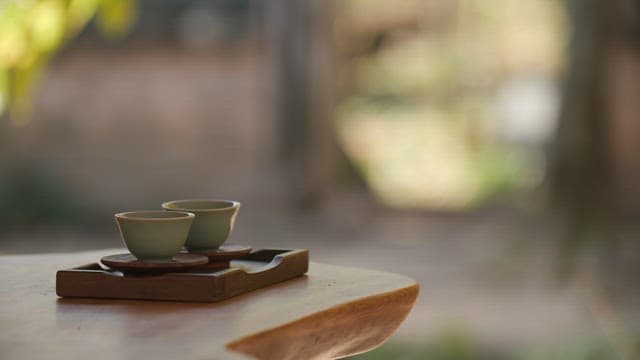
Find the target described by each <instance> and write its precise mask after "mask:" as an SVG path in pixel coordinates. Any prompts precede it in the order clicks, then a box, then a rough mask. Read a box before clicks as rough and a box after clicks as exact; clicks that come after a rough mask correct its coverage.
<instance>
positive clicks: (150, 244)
mask: <svg viewBox="0 0 640 360" xmlns="http://www.w3.org/2000/svg"><path fill="white" fill-rule="evenodd" d="M194 218H195V215H194V214H192V213H189V212H184V211H162V210H156V211H131V212H123V213H119V214H115V219H116V223H117V224H118V229H120V235H121V236H122V241H123V242H124V244H125V246H126V247H127V249H129V251H130V252H131V254H133V256H135V257H136V258H138V260H141V261H147V262H165V261H171V259H172V258H173V257H174V256H175V255H176V254H178V252H179V251H180V249H182V247H183V246H184V243H185V242H186V241H187V235H188V234H189V229H190V228H191V224H192V223H193V219H194Z"/></svg>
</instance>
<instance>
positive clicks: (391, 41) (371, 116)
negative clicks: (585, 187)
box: [335, 0, 566, 210]
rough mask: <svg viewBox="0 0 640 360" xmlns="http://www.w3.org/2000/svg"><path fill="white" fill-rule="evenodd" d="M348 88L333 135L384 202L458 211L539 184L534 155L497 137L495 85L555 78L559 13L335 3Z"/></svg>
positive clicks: (473, 4) (548, 8)
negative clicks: (524, 78)
mask: <svg viewBox="0 0 640 360" xmlns="http://www.w3.org/2000/svg"><path fill="white" fill-rule="evenodd" d="M338 8H339V10H338V11H337V13H336V16H337V19H336V29H335V32H336V36H335V41H336V44H337V47H338V50H339V53H340V54H341V55H342V56H343V58H344V67H345V68H346V69H347V70H346V71H345V73H346V74H349V75H350V76H351V78H350V79H349V83H348V87H349V89H348V91H349V96H347V98H346V99H345V101H343V102H342V103H341V104H340V106H339V108H338V119H337V120H338V124H337V132H338V138H339V139H340V143H341V145H342V147H343V149H344V150H345V153H346V155H347V157H348V159H349V160H350V161H351V162H352V163H353V164H354V167H356V168H358V169H359V170H360V171H361V173H362V175H363V177H364V179H365V181H366V182H367V184H368V185H369V187H370V188H371V190H372V192H373V193H374V194H376V196H377V197H378V198H379V199H380V200H381V201H382V202H384V203H386V204H388V205H391V206H393V207H403V208H424V207H426V208H444V209H451V210H456V209H464V208H468V207H471V206H474V205H479V204H480V203H482V202H486V201H487V200H489V199H493V198H495V196H496V195H498V194H509V195H510V194H512V193H513V192H512V190H514V189H527V188H532V187H533V186H535V185H536V184H539V183H540V180H541V179H542V176H543V174H544V168H543V166H544V163H543V162H542V161H540V158H541V157H540V156H539V155H540V154H538V153H529V150H530V149H519V148H518V147H517V146H513V144H507V143H503V142H501V141H502V139H500V138H499V135H498V134H499V132H498V131H496V129H499V128H500V127H501V126H502V124H501V123H500V119H499V118H498V116H497V114H496V94H497V93H498V91H499V90H500V89H502V86H503V85H504V84H505V83H507V82H508V81H509V80H510V79H513V78H517V77H518V76H522V74H530V73H533V74H538V75H539V76H541V77H544V78H547V79H553V78H554V77H556V76H557V73H558V72H559V69H560V68H561V66H562V63H563V61H564V60H563V59H564V52H563V49H564V34H565V33H566V31H565V30H564V21H565V20H564V12H563V8H562V4H561V3H560V2H548V1H543V0H526V1H510V0H495V1H492V2H491V5H488V4H487V2H486V1H482V0H461V1H438V0H407V1H403V3H402V6H398V5H397V4H396V3H395V2H392V1H384V0H349V1H343V2H339V3H338Z"/></svg>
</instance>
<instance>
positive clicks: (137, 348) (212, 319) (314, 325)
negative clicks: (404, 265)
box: [0, 249, 419, 360]
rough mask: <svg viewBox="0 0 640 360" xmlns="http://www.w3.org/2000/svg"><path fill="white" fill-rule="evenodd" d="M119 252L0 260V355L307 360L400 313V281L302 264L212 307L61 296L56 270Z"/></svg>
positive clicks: (361, 342)
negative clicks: (299, 270) (291, 273)
mask: <svg viewBox="0 0 640 360" xmlns="http://www.w3.org/2000/svg"><path fill="white" fill-rule="evenodd" d="M121 251H122V250H121V249H119V250H109V251H99V252H85V253H75V254H52V255H11V256H0V324H1V325H2V330H1V331H0V358H1V359H91V360H98V359H109V360H117V359H251V358H260V359H311V358H336V357H343V356H347V355H352V354H357V353H361V352H364V351H368V350H371V349H373V348H374V347H376V346H378V345H380V344H382V343H383V342H384V341H385V340H386V339H387V338H388V337H389V336H391V335H392V334H393V332H394V331H395V330H396V329H397V327H398V326H399V325H400V324H401V323H402V321H403V320H404V319H405V318H406V316H407V315H408V314H409V311H410V310H411V308H412V307H413V304H414V303H415V300H416V297H417V295H418V288H419V287H418V284H417V283H416V282H415V281H414V280H412V279H410V278H407V277H405V276H401V275H396V274H390V273H384V272H379V271H372V270H363V269H356V268H349V267H339V266H332V265H326V264H319V263H311V265H310V270H309V273H308V274H307V275H306V276H303V277H301V278H297V279H294V280H289V281H286V282H284V283H280V284H277V285H273V286H270V287H268V288H265V289H261V290H257V291H254V292H251V293H248V294H245V295H241V296H238V297H235V298H232V299H229V300H226V301H223V302H219V303H177V302H153V301H127V300H99V299H67V298H64V299H63V298H58V297H57V296H56V293H55V274H56V270H58V269H64V268H70V267H73V266H77V265H81V264H85V263H89V262H93V261H97V260H98V259H100V257H102V256H104V255H108V254H112V253H117V252H121Z"/></svg>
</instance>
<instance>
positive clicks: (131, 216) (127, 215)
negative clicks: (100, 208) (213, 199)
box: [114, 210, 196, 221]
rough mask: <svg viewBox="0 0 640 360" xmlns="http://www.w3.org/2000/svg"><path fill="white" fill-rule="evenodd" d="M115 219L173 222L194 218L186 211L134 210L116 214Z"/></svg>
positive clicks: (193, 215) (192, 214)
mask: <svg viewBox="0 0 640 360" xmlns="http://www.w3.org/2000/svg"><path fill="white" fill-rule="evenodd" d="M167 213H169V214H173V215H174V216H170V217H146V216H144V215H143V214H156V215H159V214H167ZM114 217H115V218H116V219H125V220H136V221H175V220H185V219H193V218H195V217H196V215H195V214H194V213H190V212H188V211H175V210H170V211H167V210H136V211H126V212H121V213H117V214H115V215H114Z"/></svg>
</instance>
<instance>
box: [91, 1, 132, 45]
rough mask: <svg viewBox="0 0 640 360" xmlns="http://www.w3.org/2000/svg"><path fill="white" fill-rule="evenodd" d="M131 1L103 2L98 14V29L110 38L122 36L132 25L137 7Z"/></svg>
mask: <svg viewBox="0 0 640 360" xmlns="http://www.w3.org/2000/svg"><path fill="white" fill-rule="evenodd" d="M136 5H137V4H136V2H135V1H132V0H105V1H103V3H102V6H101V7H100V10H99V12H98V28H99V29H100V31H102V33H103V34H104V35H105V36H107V37H111V38H116V37H120V36H122V35H124V34H125V33H126V32H127V31H128V30H129V28H130V27H131V26H132V25H133V22H134V20H135V18H136V11H137V6H136Z"/></svg>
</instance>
